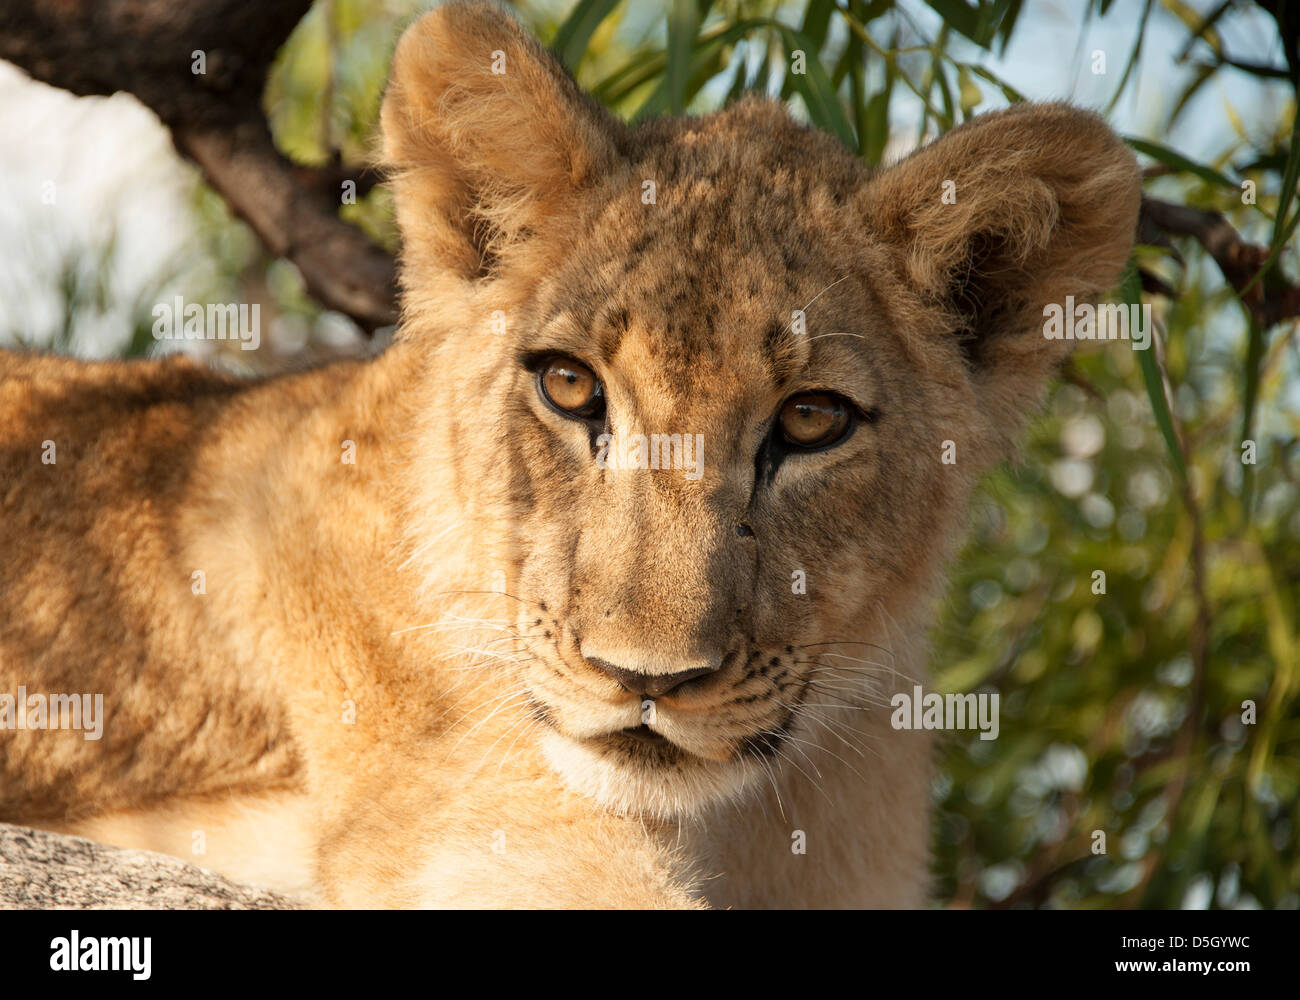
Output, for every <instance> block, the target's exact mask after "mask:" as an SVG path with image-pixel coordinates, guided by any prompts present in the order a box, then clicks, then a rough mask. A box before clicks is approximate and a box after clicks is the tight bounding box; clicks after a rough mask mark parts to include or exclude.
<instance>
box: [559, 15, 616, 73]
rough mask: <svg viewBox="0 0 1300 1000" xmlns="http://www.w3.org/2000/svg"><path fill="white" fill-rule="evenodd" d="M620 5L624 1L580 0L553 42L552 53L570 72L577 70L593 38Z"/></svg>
mask: <svg viewBox="0 0 1300 1000" xmlns="http://www.w3.org/2000/svg"><path fill="white" fill-rule="evenodd" d="M620 3H622V0H578V3H577V4H576V5H575V6H574V8H573V11H572V12H571V13H570V14H569V16H568V17H567V18H566V19H565V21H564V23H563V24H562V25H560V27H559V30H558V31H556V32H555V38H553V39H552V40H551V51H552V52H554V53H555V54H556V55H557V56H558V57H559V59H560V62H562V63H564V65H565V66H566V67H568V69H570V70H574V69H577V66H578V63H579V62H581V61H582V57H583V55H585V54H586V52H587V45H588V44H589V43H590V42H591V36H592V35H593V34H595V32H596V29H597V28H599V27H600V25H601V23H602V22H603V21H604V20H605V18H607V17H609V15H610V14H612V13H613V12H614V8H615V7H617V6H618V5H619V4H620Z"/></svg>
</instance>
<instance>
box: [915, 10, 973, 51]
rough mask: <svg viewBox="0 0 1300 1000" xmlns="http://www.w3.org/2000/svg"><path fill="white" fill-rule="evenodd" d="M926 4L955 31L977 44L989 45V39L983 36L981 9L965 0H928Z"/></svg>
mask: <svg viewBox="0 0 1300 1000" xmlns="http://www.w3.org/2000/svg"><path fill="white" fill-rule="evenodd" d="M926 6H927V7H929V8H930V9H931V10H933V11H934V12H935V13H936V14H938V15H939V16H940V17H941V18H943V23H944V24H945V25H947V26H948V27H949V28H952V30H953V31H956V32H958V33H959V34H962V35H965V36H966V37H967V38H969V39H970V40H971V41H972V42H974V43H975V44H976V45H981V46H983V47H985V48H987V47H988V39H987V38H984V37H981V35H982V33H981V31H980V20H981V18H980V10H979V8H978V7H972V6H970V5H969V4H967V3H966V2H965V0H926Z"/></svg>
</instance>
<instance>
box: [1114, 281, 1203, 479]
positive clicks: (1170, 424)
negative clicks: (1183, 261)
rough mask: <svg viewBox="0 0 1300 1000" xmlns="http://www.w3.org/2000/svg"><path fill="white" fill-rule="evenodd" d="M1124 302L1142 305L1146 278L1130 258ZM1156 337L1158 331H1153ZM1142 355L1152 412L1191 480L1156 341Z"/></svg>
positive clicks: (1177, 464)
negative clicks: (1143, 280) (1144, 279)
mask: <svg viewBox="0 0 1300 1000" xmlns="http://www.w3.org/2000/svg"><path fill="white" fill-rule="evenodd" d="M1120 291H1121V293H1122V295H1123V298H1124V302H1125V304H1126V305H1128V306H1138V307H1141V305H1142V278H1141V276H1140V275H1139V274H1138V269H1137V264H1136V263H1135V262H1134V261H1132V260H1130V261H1129V263H1128V269H1127V270H1126V271H1125V272H1124V280H1123V282H1122V283H1121V285H1120ZM1152 336H1153V337H1154V336H1155V335H1154V333H1153V334H1152ZM1134 353H1136V354H1137V356H1138V366H1139V367H1140V368H1141V370H1142V381H1143V383H1145V385H1146V389H1147V398H1148V399H1150V400H1151V413H1152V415H1153V416H1154V417H1155V418H1156V426H1157V427H1159V428H1160V435H1161V437H1163V438H1164V439H1165V447H1166V448H1167V449H1168V450H1169V461H1170V463H1171V464H1172V465H1173V467H1174V469H1175V470H1177V472H1178V477H1179V478H1180V479H1181V480H1182V481H1183V482H1184V483H1185V482H1187V468H1186V466H1184V465H1183V450H1182V448H1180V447H1179V445H1178V435H1177V433H1176V432H1175V431H1174V418H1173V415H1172V414H1171V413H1170V412H1169V401H1168V400H1167V399H1166V398H1165V382H1164V376H1163V374H1162V373H1161V371H1160V362H1159V360H1158V358H1157V356H1156V345H1155V342H1154V340H1153V341H1152V344H1151V346H1150V347H1149V348H1148V349H1147V350H1145V351H1136V352H1134Z"/></svg>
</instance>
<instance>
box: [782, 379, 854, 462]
mask: <svg viewBox="0 0 1300 1000" xmlns="http://www.w3.org/2000/svg"><path fill="white" fill-rule="evenodd" d="M778 420H779V422H780V426H781V438H782V439H783V440H784V441H785V442H786V444H790V445H794V446H795V447H796V448H803V449H808V450H814V449H818V448H829V447H830V446H831V445H833V444H839V442H840V441H842V440H843V439H844V438H845V437H847V436H848V432H849V430H850V429H851V428H852V426H853V413H852V410H851V409H850V404H849V402H848V401H847V400H846V399H844V398H843V397H841V396H836V395H834V394H833V393H829V392H801V393H799V394H798V395H797V396H791V397H790V398H789V399H787V400H786V401H785V404H784V405H783V406H782V407H781V413H780V415H779V417H778Z"/></svg>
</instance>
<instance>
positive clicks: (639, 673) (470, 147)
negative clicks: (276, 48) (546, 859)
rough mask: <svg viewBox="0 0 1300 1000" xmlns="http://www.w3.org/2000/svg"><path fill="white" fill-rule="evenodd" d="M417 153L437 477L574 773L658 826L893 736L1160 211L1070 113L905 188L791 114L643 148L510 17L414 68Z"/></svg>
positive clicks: (1124, 161)
mask: <svg viewBox="0 0 1300 1000" xmlns="http://www.w3.org/2000/svg"><path fill="white" fill-rule="evenodd" d="M383 134H384V153H385V160H386V162H387V164H388V166H389V168H390V169H391V171H392V175H393V184H394V191H395V198H396V209H397V218H398V224H399V226H400V228H401V231H402V234H403V241H404V249H403V287H404V305H405V319H404V324H403V334H402V337H403V341H404V342H405V344H406V345H408V347H409V348H410V349H412V350H418V351H420V352H423V355H424V357H425V358H426V359H427V360H426V363H425V364H424V367H423V369H422V370H423V371H424V372H425V373H426V379H427V384H425V385H423V386H421V388H420V391H421V392H422V393H424V395H423V396H422V397H421V399H422V403H421V405H422V406H423V407H424V411H425V412H427V413H429V414H431V416H430V417H429V428H428V433H429V435H430V437H429V441H430V445H429V450H428V453H427V458H426V459H422V460H421V461H420V462H419V463H418V464H420V468H419V469H417V470H415V474H416V476H417V478H424V479H427V480H436V481H438V482H439V483H442V484H444V486H445V485H446V484H454V486H453V487H452V489H453V491H454V492H455V493H456V495H457V496H459V497H461V500H460V505H461V509H460V510H459V511H458V512H457V513H456V515H455V516H456V517H458V518H461V519H463V521H464V522H465V523H468V521H469V520H472V521H474V523H477V524H479V525H484V524H487V525H490V526H491V528H490V532H494V533H495V535H494V541H493V542H492V543H491V544H490V545H488V547H487V548H485V549H483V550H481V553H480V554H481V555H483V556H484V557H485V558H486V557H488V556H489V554H490V557H491V558H492V559H498V560H500V565H502V566H503V567H504V569H505V571H506V573H507V574H508V576H509V587H508V588H507V589H508V592H509V593H510V594H511V595H512V596H513V597H514V598H515V603H514V605H513V607H514V609H515V612H516V622H515V625H514V635H515V636H516V638H517V643H518V645H517V646H516V648H515V653H516V654H517V655H514V656H511V657H508V658H503V659H506V660H507V661H508V662H507V663H505V664H504V665H503V666H502V667H501V668H500V669H503V670H507V669H508V670H513V671H515V672H516V673H517V675H518V678H517V679H518V681H519V684H520V685H521V689H522V690H524V691H525V692H526V697H527V700H528V704H530V705H531V706H532V707H533V709H534V711H535V714H536V716H537V717H538V718H539V719H542V720H544V723H545V726H546V727H547V735H546V736H545V737H544V741H545V747H546V751H547V755H548V758H549V760H550V761H551V763H552V764H553V765H554V766H555V767H556V768H557V769H558V770H559V771H560V773H561V774H562V775H563V777H564V778H565V779H566V780H567V781H568V782H569V783H570V784H571V785H572V786H574V787H576V788H578V789H580V790H582V791H584V792H586V793H588V794H590V795H593V796H595V797H596V798H598V799H599V800H600V801H602V802H604V803H605V804H607V805H609V806H611V807H614V808H617V809H622V810H634V811H639V812H642V813H649V814H654V815H659V816H673V815H681V814H682V813H684V812H689V811H691V810H693V809H696V808H698V807H700V806H701V805H703V804H705V803H708V802H710V801H714V800H717V799H719V798H720V797H723V796H726V795H729V794H733V793H735V792H736V791H738V790H740V789H742V788H744V787H745V786H746V785H747V784H749V783H750V782H752V781H754V780H756V779H759V778H761V777H762V776H763V774H764V771H765V768H766V767H769V766H773V765H774V764H777V763H779V761H778V760H777V758H779V757H780V755H781V753H782V748H783V746H785V745H786V744H787V742H788V741H802V743H804V744H807V743H810V742H815V741H817V740H819V739H822V738H824V737H823V733H824V732H825V731H826V727H827V726H828V725H833V724H834V720H833V718H832V716H833V715H834V713H835V712H836V711H838V709H839V706H844V707H845V708H846V709H848V708H854V707H859V708H860V707H861V706H862V705H867V704H871V703H872V702H873V701H874V702H875V703H879V701H880V694H881V693H882V692H884V691H887V690H888V689H889V686H890V685H891V684H892V683H894V681H893V676H894V674H893V670H894V668H895V666H896V662H897V661H895V660H894V659H893V657H894V656H895V654H896V653H900V652H901V651H900V650H899V649H897V648H896V647H897V646H898V644H900V643H903V642H906V641H907V640H908V638H909V636H907V635H900V634H899V632H898V631H895V632H894V633H893V634H892V636H889V637H886V634H885V631H884V629H885V625H884V623H886V622H889V621H893V622H898V623H902V624H901V625H900V626H899V628H900V629H901V631H902V632H904V633H907V632H909V631H915V630H916V629H918V628H921V627H923V625H922V624H921V618H920V616H919V615H918V610H919V609H921V608H923V607H924V605H925V604H926V603H927V601H928V597H929V595H930V593H931V592H932V590H933V588H934V586H935V584H936V582H937V580H938V579H939V575H940V570H941V566H942V562H943V559H944V556H945V554H946V552H947V550H948V549H949V548H950V545H951V542H952V540H953V539H954V538H955V537H956V536H957V535H958V533H959V530H960V523H961V519H962V509H963V507H964V505H965V503H966V500H967V498H968V495H969V493H970V490H971V488H972V486H973V484H974V483H975V481H976V480H977V478H978V477H979V475H980V473H981V472H982V471H983V470H984V469H986V468H987V467H988V466H989V465H990V464H991V463H993V462H996V461H997V460H998V459H999V458H1000V457H1002V456H1003V455H1005V454H1006V452H1007V450H1008V447H1009V445H1010V443H1011V441H1012V440H1013V439H1014V437H1015V436H1016V433H1017V430H1018V428H1019V427H1020V425H1021V423H1022V421H1023V415H1024V414H1025V413H1026V412H1027V411H1028V410H1030V409H1032V407H1033V406H1034V404H1035V403H1036V401H1037V400H1038V398H1039V397H1040V394H1041V391H1042V387H1043V385H1044V382H1045V380H1046V379H1047V377H1048V376H1049V375H1050V373H1051V372H1052V370H1053V368H1054V366H1055V365H1056V364H1057V363H1058V362H1059V361H1060V360H1061V351H1062V346H1063V345H1062V342H1061V341H1058V340H1049V339H1045V338H1044V335H1043V309H1044V306H1045V304H1047V303H1053V302H1057V303H1059V302H1063V301H1064V299H1065V297H1066V296H1067V295H1073V296H1075V297H1076V298H1077V299H1085V298H1087V297H1089V296H1093V297H1095V296H1096V295H1097V294H1098V293H1099V292H1100V291H1103V290H1105V289H1107V288H1108V287H1109V286H1111V285H1112V284H1113V283H1114V282H1115V281H1116V280H1117V279H1118V276H1119V275H1120V272H1121V269H1122V268H1123V266H1124V263H1125V260H1126V258H1127V255H1128V253H1129V250H1130V247H1131V244H1132V240H1133V232H1134V227H1135V222H1136V214H1137V208H1138V199H1139V175H1138V171H1137V168H1136V165H1135V162H1134V159H1133V157H1132V155H1131V154H1130V153H1129V152H1128V151H1127V150H1126V148H1125V147H1124V145H1123V144H1122V143H1121V142H1120V141H1119V140H1118V139H1117V138H1116V137H1115V136H1114V135H1113V134H1112V133H1111V132H1110V130H1109V129H1108V128H1107V127H1106V126H1105V125H1104V124H1103V123H1102V122H1101V121H1100V120H1099V119H1098V118H1097V117H1095V116H1094V115H1092V114H1089V113H1087V112H1083V111H1078V110H1075V109H1072V108H1069V107H1066V106H1061V105H1023V106H1019V107H1013V108H1011V109H1009V110H1006V111H1002V112H998V113H994V114H989V115H985V116H983V117H981V118H979V119H977V120H975V121H973V122H970V123H969V124H966V125H963V126H961V127H959V128H956V129H954V130H953V131H952V132H950V133H949V134H947V135H945V136H944V137H942V138H941V139H939V140H938V141H936V142H935V143H933V144H932V145H930V146H928V147H927V148H925V149H922V150H920V151H919V152H917V153H915V154H913V155H912V156H910V157H908V158H907V159H905V160H903V161H902V162H900V163H898V164H896V165H894V166H892V167H890V168H888V169H885V170H882V171H873V170H871V169H869V168H867V167H866V166H864V165H863V164H862V163H861V162H860V161H859V160H857V159H856V158H855V157H854V156H852V155H851V154H850V153H849V152H848V151H847V150H846V149H844V148H843V147H841V146H840V145H839V144H838V143H837V141H836V140H834V139H833V138H831V137H829V136H827V135H825V134H822V133H820V132H818V131H815V130H813V129H811V128H808V127H806V126H804V125H801V124H799V123H797V122H795V121H794V120H792V119H791V117H790V116H789V114H788V113H787V111H786V109H785V108H784V107H783V106H782V105H780V104H778V103H775V102H771V101H763V100H757V99H752V98H751V99H746V100H744V101H742V102H740V103H738V104H736V105H735V106H733V107H730V108H728V109H727V110H725V111H721V112H718V113H716V114H712V115H706V116H703V117H698V118H677V119H665V120H658V121H650V122H646V123H644V124H641V125H638V126H635V127H632V126H628V125H624V124H622V123H620V122H618V121H616V120H615V119H614V118H612V117H611V116H610V115H609V114H608V113H606V112H605V111H604V110H603V109H601V108H600V107H599V106H598V105H597V104H596V103H595V102H594V101H592V100H590V99H589V98H588V97H586V96H585V95H584V94H582V93H581V92H580V91H579V89H578V88H577V86H576V85H575V83H574V82H573V80H572V79H571V78H570V77H569V76H568V75H567V74H566V73H565V72H564V70H563V69H562V68H561V67H560V66H559V65H558V64H557V63H556V61H555V60H554V59H553V58H552V57H551V56H550V55H549V54H548V53H547V52H546V51H545V50H543V49H542V48H541V47H540V46H539V45H538V44H537V43H536V42H535V41H533V40H532V39H531V38H529V37H528V36H527V35H526V34H525V33H524V32H522V31H521V30H520V29H519V27H518V26H517V25H516V24H515V23H514V21H513V20H512V19H510V18H509V17H507V16H505V15H503V14H501V13H499V12H498V11H496V10H495V8H493V7H492V6H490V5H487V4H479V3H473V4H452V5H448V6H446V7H443V8H441V9H439V10H438V11H436V12H434V13H432V14H429V15H427V16H426V17H424V18H423V19H422V20H420V21H419V22H417V23H416V24H415V25H414V26H413V27H412V28H411V29H409V30H408V32H407V33H406V34H405V36H404V37H403V39H402V41H401V43H400V45H399V47H398V50H397V54H396V57H395V61H394V65H393V71H392V77H391V81H390V84H389V89H388V92H387V95H386V98H385V101H384V107H383ZM489 550H490V551H489ZM485 574H486V570H485ZM481 579H485V577H484V578H481ZM911 638H913V639H914V638H915V636H912V637H911ZM913 669H915V666H913Z"/></svg>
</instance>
